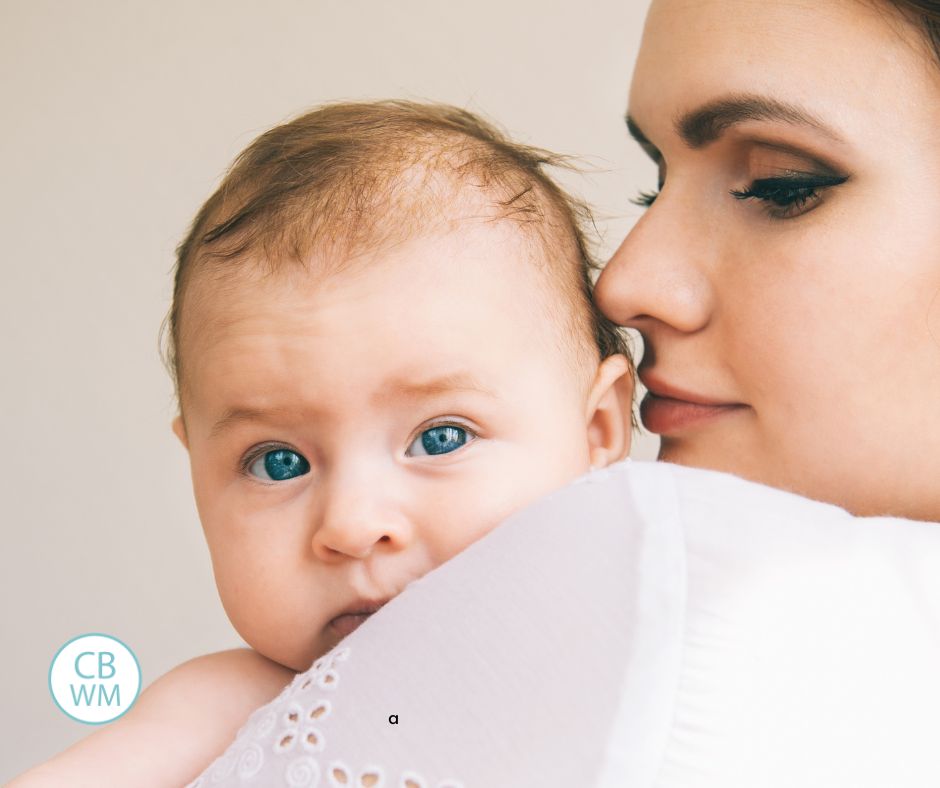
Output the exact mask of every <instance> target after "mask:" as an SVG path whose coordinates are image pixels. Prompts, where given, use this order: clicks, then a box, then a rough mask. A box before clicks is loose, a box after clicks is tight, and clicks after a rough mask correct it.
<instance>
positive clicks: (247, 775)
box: [237, 742, 264, 780]
mask: <svg viewBox="0 0 940 788" xmlns="http://www.w3.org/2000/svg"><path fill="white" fill-rule="evenodd" d="M263 765H264V750H262V749H261V745H260V744H258V743H257V742H250V743H249V744H248V746H247V747H246V748H245V749H244V750H242V752H241V755H239V756H238V767H237V769H238V776H239V778H240V779H242V780H248V779H251V778H252V777H254V776H255V775H256V774H257V773H258V772H260V771H261V767H262V766H263Z"/></svg>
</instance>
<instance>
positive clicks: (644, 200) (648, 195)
mask: <svg viewBox="0 0 940 788" xmlns="http://www.w3.org/2000/svg"><path fill="white" fill-rule="evenodd" d="M657 197H659V189H657V190H656V191H654V192H640V193H639V194H638V195H637V196H636V197H633V198H632V199H631V200H630V202H632V203H633V204H634V205H639V206H640V207H641V208H649V207H650V206H651V205H652V204H653V203H654V202H656V198H657Z"/></svg>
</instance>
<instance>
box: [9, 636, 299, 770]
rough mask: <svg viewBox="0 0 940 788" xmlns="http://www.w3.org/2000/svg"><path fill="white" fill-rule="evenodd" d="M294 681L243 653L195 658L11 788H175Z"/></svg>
mask: <svg viewBox="0 0 940 788" xmlns="http://www.w3.org/2000/svg"><path fill="white" fill-rule="evenodd" d="M295 675H297V674H296V673H295V672H294V671H293V670H290V669H289V668H286V667H284V666H283V665H279V664H277V663H276V662H272V661H271V660H269V659H267V658H266V657H263V656H262V655H260V654H258V653H257V652H256V651H253V650H252V649H247V648H241V649H232V650H231V651H220V652H218V653H215V654H206V655H204V656H201V657H196V658H195V659H191V660H189V661H188V662H184V663H183V664H182V665H178V666H177V667H175V668H173V669H172V670H171V671H169V672H168V673H166V674H164V675H163V676H161V677H160V678H159V679H157V680H156V681H155V682H153V684H151V685H150V686H149V687H147V689H146V690H144V692H142V693H141V695H140V697H139V698H138V699H137V702H136V703H135V704H134V707H133V708H132V709H131V710H130V711H128V712H127V713H126V714H125V715H124V716H123V717H121V718H120V719H118V720H115V721H114V722H112V723H110V724H108V725H106V726H105V727H103V728H101V729H100V730H98V731H96V732H95V733H93V734H91V735H90V736H88V737H86V738H84V739H82V740H81V741H80V742H78V743H77V744H75V745H73V746H72V747H70V748H69V749H67V750H65V751H64V752H62V753H60V754H59V755H57V756H56V757H55V758H53V759H51V760H49V761H47V762H45V763H43V764H40V765H39V766H36V767H34V768H33V769H30V770H29V771H28V772H25V773H24V774H22V775H20V776H19V777H18V778H16V779H15V780H13V782H12V783H10V784H9V788H46V787H47V786H48V788H52V786H57V787H58V786H63V785H68V786H72V787H73V788H85V786H88V788H92V786H94V787H95V788H100V786H102V785H134V786H141V788H144V786H153V787H154V788H163V787H164V786H174V787H175V788H179V786H181V785H184V784H186V783H188V782H190V781H192V780H193V779H195V777H196V775H198V774H199V773H200V772H201V771H202V770H203V769H205V768H206V766H208V765H209V764H210V763H211V762H212V761H213V759H214V758H215V757H216V756H218V755H221V754H222V752H223V751H224V750H225V748H226V747H227V746H228V745H229V743H230V742H231V741H232V739H234V738H235V734H236V733H237V732H238V729H239V728H240V727H241V726H242V725H243V724H244V722H245V720H247V719H248V717H249V716H250V714H251V712H253V711H254V710H255V709H256V708H258V707H259V706H262V705H264V704H265V703H267V702H268V701H269V700H271V699H272V698H273V697H275V696H276V695H277V694H278V693H279V692H280V691H281V690H282V689H283V688H284V687H285V686H286V685H287V684H288V683H289V682H290V681H291V680H292V679H293V678H294V676H295Z"/></svg>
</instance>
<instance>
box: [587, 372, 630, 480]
mask: <svg viewBox="0 0 940 788" xmlns="http://www.w3.org/2000/svg"><path fill="white" fill-rule="evenodd" d="M634 388H635V385H634V379H633V366H632V364H630V362H629V361H628V360H627V358H626V356H623V355H621V354H619V353H618V354H617V355H614V356H608V357H607V358H605V359H604V360H603V361H602V362H601V363H600V366H598V368H597V374H596V375H595V376H594V383H593V384H592V385H591V392H590V394H589V395H588V401H587V439H588V452H589V456H590V460H591V466H592V467H594V468H604V467H606V466H607V465H610V464H611V463H614V462H617V461H618V460H622V459H624V458H626V457H627V455H628V454H630V442H631V438H632V433H631V429H632V426H633V392H634Z"/></svg>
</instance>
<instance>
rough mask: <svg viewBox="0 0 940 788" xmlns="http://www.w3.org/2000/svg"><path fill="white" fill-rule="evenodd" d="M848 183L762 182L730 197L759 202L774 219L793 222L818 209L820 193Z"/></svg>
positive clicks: (833, 178)
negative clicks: (796, 218)
mask: <svg viewBox="0 0 940 788" xmlns="http://www.w3.org/2000/svg"><path fill="white" fill-rule="evenodd" d="M847 180H848V178H847V177H844V176H841V175H818V176H817V175H814V176H813V177H812V178H807V177H799V178H796V177H786V178H762V179H760V180H756V181H754V183H752V184H751V185H750V186H748V187H747V188H746V189H741V190H737V189H733V190H732V191H731V196H732V197H735V198H736V199H738V200H751V199H754V200H760V201H761V202H763V203H764V204H765V209H766V211H767V213H768V214H769V215H770V216H772V217H773V218H775V219H791V218H794V217H796V216H801V215H802V214H804V213H809V211H811V210H812V209H813V208H814V207H816V205H817V204H818V203H819V201H820V199H822V196H821V194H820V190H822V189H827V188H829V187H831V186H839V185H841V184H843V183H845V182H846V181H847Z"/></svg>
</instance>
